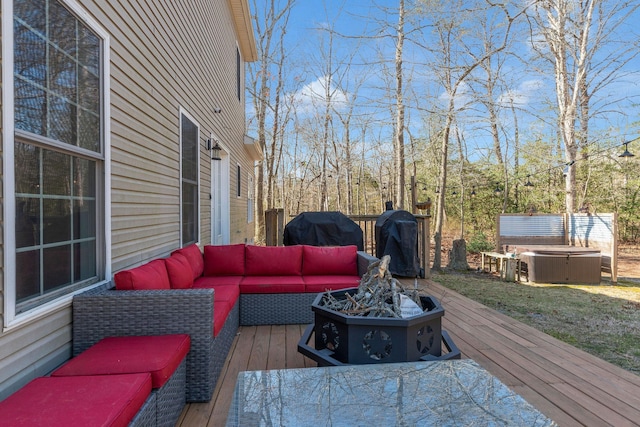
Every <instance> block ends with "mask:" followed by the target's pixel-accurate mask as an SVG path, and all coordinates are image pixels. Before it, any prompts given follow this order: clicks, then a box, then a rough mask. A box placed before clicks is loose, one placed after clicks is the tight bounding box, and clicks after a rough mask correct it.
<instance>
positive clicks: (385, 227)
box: [376, 210, 420, 277]
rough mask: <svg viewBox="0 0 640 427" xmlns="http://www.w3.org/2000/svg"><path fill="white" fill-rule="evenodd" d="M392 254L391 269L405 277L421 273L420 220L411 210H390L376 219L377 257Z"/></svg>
mask: <svg viewBox="0 0 640 427" xmlns="http://www.w3.org/2000/svg"><path fill="white" fill-rule="evenodd" d="M384 255H389V256H391V262H390V263H389V271H390V272H391V274H394V275H397V276H404V277H417V276H418V275H419V274H420V260H419V259H418V221H417V220H416V217H414V216H413V215H412V214H411V213H410V212H407V211H403V210H389V211H385V212H384V213H382V214H381V215H380V216H379V217H378V220H377V221H376V257H377V258H382V257H383V256H384Z"/></svg>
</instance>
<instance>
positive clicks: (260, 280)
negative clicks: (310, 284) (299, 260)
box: [240, 276, 304, 294]
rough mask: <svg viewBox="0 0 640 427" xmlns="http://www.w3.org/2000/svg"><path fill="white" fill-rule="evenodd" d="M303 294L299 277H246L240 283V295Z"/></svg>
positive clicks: (302, 281) (302, 286) (302, 282)
mask: <svg viewBox="0 0 640 427" xmlns="http://www.w3.org/2000/svg"><path fill="white" fill-rule="evenodd" d="M301 292H304V280H303V279H302V277H301V276H246V277H245V278H244V279H242V282H241V283H240V293H242V294H285V293H301Z"/></svg>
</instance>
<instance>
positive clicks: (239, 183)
mask: <svg viewBox="0 0 640 427" xmlns="http://www.w3.org/2000/svg"><path fill="white" fill-rule="evenodd" d="M236 197H242V172H241V171H240V165H238V166H237V168H236Z"/></svg>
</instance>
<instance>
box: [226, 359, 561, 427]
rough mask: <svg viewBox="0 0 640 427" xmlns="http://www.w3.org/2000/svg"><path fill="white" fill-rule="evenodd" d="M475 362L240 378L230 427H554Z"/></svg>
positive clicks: (250, 374)
mask: <svg viewBox="0 0 640 427" xmlns="http://www.w3.org/2000/svg"><path fill="white" fill-rule="evenodd" d="M555 425H556V424H555V423H554V422H553V421H551V420H550V419H549V418H547V417H546V416H544V415H543V414H542V413H540V412H539V411H538V410H536V409H535V408H534V407H533V406H531V405H530V404H529V403H527V402H526V401H525V400H524V399H523V398H522V397H521V396H519V395H518V394H516V393H514V392H513V391H511V390H510V389H509V388H507V386H505V385H504V384H503V383H502V382H500V381H499V380H498V379H497V378H496V377H494V376H493V375H491V374H490V373H489V372H488V371H486V370H485V369H483V368H482V367H480V365H478V364H477V363H476V362H474V361H473V360H470V359H465V360H451V361H433V362H407V363H385V364H371V365H350V366H334V367H322V368H304V369H281V370H271V371H246V372H240V374H239V375H238V381H237V383H236V389H235V392H234V396H233V401H232V403H231V407H230V409H229V416H228V418H227V426H228V427H236V426H242V427H249V426H292V427H293V426H295V427H298V426H314V427H317V426H349V427H351V426H518V427H522V426H555Z"/></svg>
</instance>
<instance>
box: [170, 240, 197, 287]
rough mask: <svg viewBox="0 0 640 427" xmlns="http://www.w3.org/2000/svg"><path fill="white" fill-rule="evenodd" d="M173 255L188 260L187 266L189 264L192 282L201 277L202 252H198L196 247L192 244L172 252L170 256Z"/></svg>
mask: <svg viewBox="0 0 640 427" xmlns="http://www.w3.org/2000/svg"><path fill="white" fill-rule="evenodd" d="M173 254H182V255H184V256H185V258H187V259H188V260H189V264H191V271H192V272H193V280H196V279H197V278H198V277H200V276H202V273H203V272H204V259H203V258H202V252H200V248H199V247H198V245H196V244H195V243H194V244H192V245H189V246H186V247H184V248H182V249H178V250H176V251H173V252H172V254H171V255H173Z"/></svg>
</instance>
